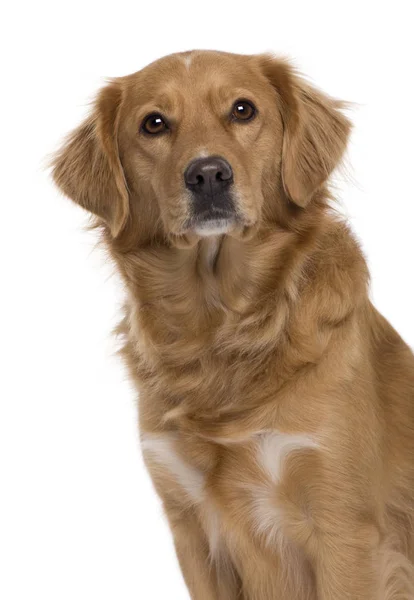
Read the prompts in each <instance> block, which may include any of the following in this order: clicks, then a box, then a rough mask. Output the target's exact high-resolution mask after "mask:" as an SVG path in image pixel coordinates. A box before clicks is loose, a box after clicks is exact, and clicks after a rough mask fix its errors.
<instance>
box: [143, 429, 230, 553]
mask: <svg viewBox="0 0 414 600" xmlns="http://www.w3.org/2000/svg"><path fill="white" fill-rule="evenodd" d="M141 448H142V451H143V453H144V454H145V455H146V456H148V457H150V458H151V459H152V460H154V461H155V462H156V463H157V464H159V465H160V466H162V467H164V468H165V469H166V471H168V473H170V475H171V476H172V477H173V478H174V479H175V481H176V482H177V484H178V485H179V486H180V487H181V488H182V489H183V490H184V492H185V493H186V495H187V497H188V499H189V500H190V502H193V503H194V504H197V506H199V507H200V519H201V524H202V527H203V529H204V532H205V534H206V536H207V539H208V541H209V550H210V557H211V559H214V558H215V557H216V556H217V555H218V553H219V548H220V520H219V516H218V513H217V512H216V510H215V508H214V507H213V505H212V504H211V501H210V500H209V499H208V498H207V497H206V494H205V492H204V485H205V476H204V475H203V473H201V472H200V471H199V470H198V469H196V468H195V467H193V466H192V465H190V464H189V463H188V462H186V461H185V460H184V459H183V457H182V456H181V455H180V454H179V453H178V452H177V450H176V436H175V435H174V434H163V435H149V434H146V435H144V436H143V438H142V441H141Z"/></svg>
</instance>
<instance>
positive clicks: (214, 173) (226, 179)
mask: <svg viewBox="0 0 414 600" xmlns="http://www.w3.org/2000/svg"><path fill="white" fill-rule="evenodd" d="M184 180H185V185H186V187H187V189H189V190H190V191H191V198H192V205H191V213H192V219H191V220H192V222H193V223H194V225H204V226H206V225H207V224H208V223H211V224H213V223H216V224H217V223H218V222H221V221H222V222H224V221H226V222H230V221H233V220H235V217H236V210H235V205H234V201H233V198H232V194H231V187H232V185H233V170H232V168H231V166H230V164H229V163H228V162H227V160H225V159H224V158H222V157H221V156H208V157H206V158H197V159H195V160H193V161H192V162H191V163H190V164H189V165H188V167H187V169H186V171H185V173H184Z"/></svg>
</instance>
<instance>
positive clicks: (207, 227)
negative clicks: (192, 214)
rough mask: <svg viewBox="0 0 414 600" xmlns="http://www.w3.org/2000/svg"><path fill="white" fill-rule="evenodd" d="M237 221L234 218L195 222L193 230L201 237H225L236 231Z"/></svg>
mask: <svg viewBox="0 0 414 600" xmlns="http://www.w3.org/2000/svg"><path fill="white" fill-rule="evenodd" d="M235 225H236V219H235V218H234V217H219V218H209V219H204V220H202V221H195V222H194V224H193V226H192V230H193V231H194V233H195V234H196V235H198V236H200V237H209V236H211V235H224V234H225V233H229V232H230V231H232V230H233V229H234V227H235Z"/></svg>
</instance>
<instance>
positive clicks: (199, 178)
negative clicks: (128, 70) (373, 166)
mask: <svg viewBox="0 0 414 600" xmlns="http://www.w3.org/2000/svg"><path fill="white" fill-rule="evenodd" d="M340 107H341V105H340V103H338V102H336V101H334V100H332V99H331V98H329V97H327V96H325V95H324V94H322V93H320V92H318V91H317V90H315V89H314V88H312V87H311V86H310V85H308V84H307V83H306V82H305V81H303V80H302V79H301V78H299V77H297V76H296V74H295V73H294V71H293V70H292V68H291V67H290V66H289V65H288V64H287V63H286V62H285V61H282V60H277V59H275V58H273V57H270V56H267V55H259V56H241V55H233V54H226V53H220V52H207V51H194V52H186V53H182V54H175V55H172V56H168V57H166V58H163V59H161V60H159V61H157V62H155V63H153V64H151V65H149V66H148V67H146V68H145V69H143V70H142V71H139V72H138V73H135V74H133V75H130V76H128V77H123V78H119V79H114V80H112V81H111V82H110V84H109V85H108V86H107V87H105V88H104V89H103V90H101V92H100V93H99V95H98V97H97V100H96V102H95V107H94V111H93V113H92V115H91V116H90V117H89V118H88V119H87V120H86V122H85V123H83V124H82V125H81V126H80V127H79V128H78V129H77V130H76V131H75V132H74V133H73V134H72V135H71V136H70V138H69V139H68V140H67V142H66V144H65V145H64V146H63V148H62V150H61V151H60V152H59V153H58V155H57V156H56V158H55V161H54V179H55V181H56V183H57V184H58V186H59V187H60V188H61V189H62V190H63V191H64V192H65V193H66V194H67V195H68V196H69V197H71V198H72V199H73V200H75V201H76V202H78V203H79V204H80V205H81V206H83V207H84V208H86V209H87V210H89V211H91V212H92V213H94V214H95V215H97V216H98V217H99V219H100V220H101V221H102V222H103V223H105V224H106V225H107V227H108V230H109V231H110V233H111V235H112V236H113V237H114V238H115V237H118V236H121V235H122V233H123V232H125V231H127V230H129V231H130V232H131V231H132V230H134V229H135V230H136V231H139V230H140V229H141V230H145V232H146V236H147V238H148V237H149V238H151V237H156V236H157V235H164V236H168V237H169V238H170V239H171V240H173V241H174V240H175V241H176V242H177V243H179V241H181V242H182V241H183V240H187V241H188V240H196V239H198V238H199V237H201V236H206V235H211V234H222V233H227V234H229V235H238V236H241V235H246V234H247V233H248V232H249V231H254V230H255V229H256V228H257V227H258V226H260V224H261V223H263V222H264V221H266V220H272V219H276V218H277V214H278V211H279V212H280V208H281V206H283V205H289V204H290V205H291V206H293V205H294V206H297V207H301V209H305V207H306V206H307V205H308V204H309V203H310V202H311V201H312V198H313V197H314V195H315V193H316V192H317V191H318V190H319V189H320V188H321V186H323V184H324V183H325V182H326V180H327V179H328V177H329V175H330V173H331V172H332V170H333V169H334V168H335V167H336V166H337V164H338V162H339V161H340V159H341V157H342V155H343V152H344V150H345V146H346V142H347V138H348V134H349V130H350V124H349V122H348V120H347V119H346V118H345V117H344V115H343V114H342V113H341V112H340Z"/></svg>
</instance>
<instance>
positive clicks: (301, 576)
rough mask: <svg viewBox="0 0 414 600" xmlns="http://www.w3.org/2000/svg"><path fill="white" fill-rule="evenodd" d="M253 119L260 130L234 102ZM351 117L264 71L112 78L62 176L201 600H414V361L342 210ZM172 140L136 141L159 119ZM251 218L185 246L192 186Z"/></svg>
mask: <svg viewBox="0 0 414 600" xmlns="http://www.w3.org/2000/svg"><path fill="white" fill-rule="evenodd" d="M238 98H248V99H250V100H252V101H253V102H254V103H255V104H256V106H257V107H258V114H257V117H256V118H255V119H254V120H253V121H251V122H249V123H243V124H240V123H233V122H231V121H229V120H228V119H227V117H226V115H227V114H228V110H229V109H230V107H231V105H232V103H233V102H234V101H236V100H237V99H238ZM341 108H342V105H341V103H339V102H336V101H334V100H332V99H330V98H329V97H327V96H326V95H324V94H322V93H321V92H319V91H317V90H315V89H314V88H313V87H311V86H310V85H309V84H308V83H306V82H305V81H304V80H302V79H301V78H300V77H299V76H298V75H297V74H296V73H295V72H294V70H293V69H292V68H291V67H290V66H289V64H288V63H287V62H285V61H282V60H277V59H275V58H273V57H270V56H267V55H266V56H239V55H232V54H226V53H219V52H205V51H194V52H191V53H182V54H176V55H172V56H169V57H166V58H163V59H161V60H160V61H157V62H155V63H153V64H151V65H149V66H148V67H146V68H145V69H143V70H142V71H140V72H138V73H135V74H133V75H130V76H128V77H122V78H119V79H114V80H112V81H111V82H110V83H109V84H108V86H107V87H105V88H104V89H103V90H102V91H101V92H100V94H99V95H98V98H97V101H96V104H95V107H94V111H93V113H92V114H91V116H90V117H89V118H88V119H87V120H86V122H85V123H84V124H83V125H81V126H80V128H79V129H77V130H76V131H75V132H74V133H73V134H72V135H71V137H70V138H69V139H68V140H67V142H66V143H65V144H64V146H63V148H62V150H61V152H60V153H58V155H57V156H56V158H55V161H54V179H55V181H56V183H57V185H58V186H59V187H60V188H61V189H62V190H63V191H64V192H65V193H66V194H67V195H68V196H69V197H71V198H72V199H73V200H74V201H76V202H78V203H79V204H80V205H81V206H83V207H84V208H86V209H87V210H89V211H91V212H92V213H93V214H94V215H95V216H96V219H97V223H98V225H99V226H100V227H101V230H102V233H103V238H104V241H105V243H106V244H107V247H108V249H109V250H110V253H111V256H112V258H113V260H114V261H115V263H116V264H117V267H118V269H119V271H120V273H121V275H122V277H123V279H124V281H125V284H126V288H127V292H128V294H127V302H126V308H125V318H124V320H123V321H122V323H121V325H120V328H119V329H120V331H121V332H122V333H123V335H124V337H125V347H124V350H123V355H124V357H125V360H126V362H127V364H128V367H129V371H130V373H131V377H132V379H133V381H134V382H135V383H136V386H137V389H138V390H139V403H140V427H141V433H142V444H143V451H144V456H145V460H146V463H147V465H148V469H149V472H150V474H151V476H152V478H153V481H154V485H155V487H156V490H157V492H158V494H159V495H160V496H161V498H162V500H163V503H164V507H165V511H166V514H167V516H168V519H169V523H170V526H171V530H172V533H173V536H174V541H175V545H176V549H177V555H178V559H179V561H180V565H181V568H182V571H183V573H184V576H185V579H186V582H187V585H188V588H189V590H190V594H191V597H192V598H193V599H195V600H215V599H216V600H218V599H220V600H221V599H222V600H236V599H239V600H241V599H242V600H274V599H275V598H278V599H279V598H280V599H282V598H283V600H316V599H318V600H351V599H352V600H408V599H412V598H414V521H413V518H414V358H413V355H412V353H411V351H410V349H409V348H408V347H407V346H406V344H405V343H404V342H403V341H402V340H401V338H400V337H399V336H398V334H397V333H396V332H395V331H394V330H393V329H392V327H391V326H390V325H389V324H388V323H387V321H386V320H385V319H384V318H383V317H382V316H381V315H380V314H379V313H378V312H377V311H376V310H375V308H374V307H373V306H372V304H371V302H370V300H369V299H368V273H367V267H366V264H365V260H364V258H363V256H362V253H361V251H360V248H359V246H358V243H357V242H356V241H355V239H354V237H353V236H352V234H351V232H350V231H349V229H348V226H347V225H346V224H345V223H344V222H342V221H341V219H340V218H339V217H338V216H337V215H336V214H335V212H334V211H333V210H332V208H331V207H330V206H329V201H330V195H329V193H328V189H327V180H328V178H329V176H330V174H331V172H332V171H333V170H334V168H335V167H336V166H337V165H338V163H339V162H340V160H341V157H342V155H343V152H344V150H345V147H346V143H347V138H348V134H349V131H350V123H349V122H348V120H347V118H346V117H345V116H344V114H343V113H342V111H341ZM154 111H156V112H160V113H162V114H166V115H168V116H169V119H170V122H171V123H172V124H173V126H172V127H171V130H170V131H169V132H168V134H167V135H161V136H154V137H151V136H148V135H145V134H143V133H142V131H140V123H141V122H142V119H143V118H144V117H145V115H146V114H148V113H151V112H154ZM200 154H201V155H212V154H214V155H220V156H224V157H225V158H226V159H227V160H228V161H229V163H231V165H232V168H233V171H234V181H235V189H236V196H235V197H236V200H237V207H238V211H239V213H240V215H242V219H241V221H240V222H239V223H238V224H237V225H236V226H234V227H233V228H232V229H230V230H229V231H228V232H226V233H225V234H222V235H211V236H206V237H200V236H199V235H197V234H195V233H194V231H193V230H191V228H189V227H187V225H186V223H188V212H189V203H190V199H189V195H188V193H187V192H186V190H185V189H184V185H183V172H184V169H185V168H186V166H187V164H188V163H189V162H190V161H191V160H192V159H193V158H194V157H196V156H199V155H200Z"/></svg>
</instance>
